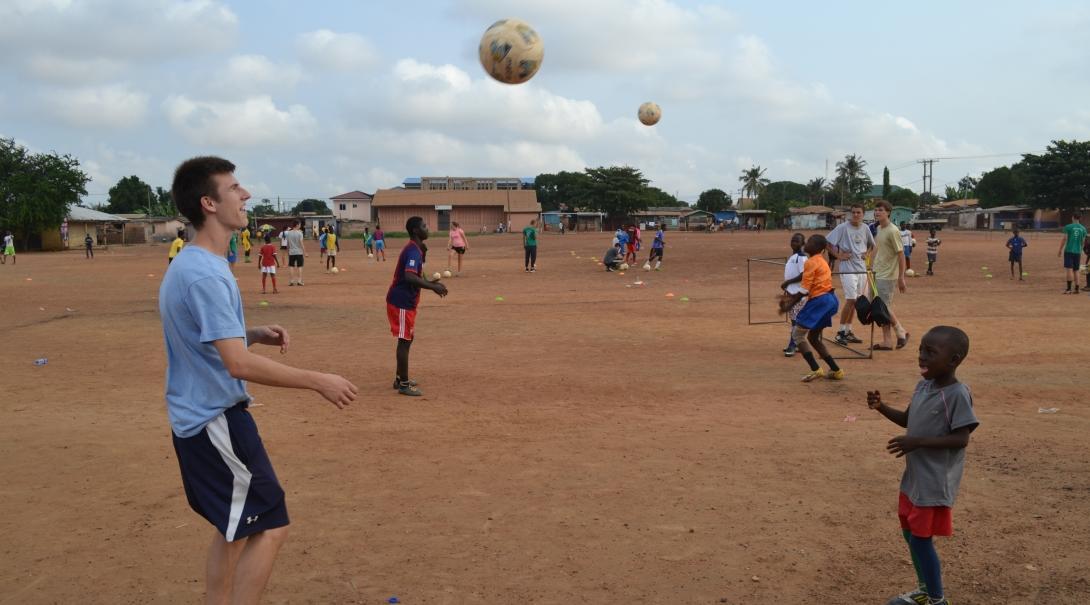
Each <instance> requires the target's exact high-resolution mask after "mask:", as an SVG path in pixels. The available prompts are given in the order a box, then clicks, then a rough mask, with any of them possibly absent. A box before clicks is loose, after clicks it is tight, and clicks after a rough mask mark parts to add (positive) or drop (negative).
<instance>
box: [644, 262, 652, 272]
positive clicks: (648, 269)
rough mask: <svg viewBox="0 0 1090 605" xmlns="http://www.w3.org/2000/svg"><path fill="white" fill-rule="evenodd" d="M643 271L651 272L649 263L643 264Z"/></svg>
mask: <svg viewBox="0 0 1090 605" xmlns="http://www.w3.org/2000/svg"><path fill="white" fill-rule="evenodd" d="M643 270H644V271H650V270H651V263H644V264H643Z"/></svg>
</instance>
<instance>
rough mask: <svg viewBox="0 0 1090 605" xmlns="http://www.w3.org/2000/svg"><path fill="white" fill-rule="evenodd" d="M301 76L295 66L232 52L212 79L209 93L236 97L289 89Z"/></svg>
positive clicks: (293, 86)
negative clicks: (223, 68)
mask: <svg viewBox="0 0 1090 605" xmlns="http://www.w3.org/2000/svg"><path fill="white" fill-rule="evenodd" d="M302 77H303V72H302V69H300V68H299V66H298V65H290V64H277V63H274V62H273V61H271V60H270V59H269V58H268V57H266V56H264V55H236V56H234V57H231V58H230V59H229V60H228V61H227V67H226V69H225V70H224V71H223V72H222V73H221V74H219V75H218V76H217V77H216V79H215V81H214V82H213V88H214V90H212V91H211V92H212V93H213V94H216V95H217V96H224V97H227V98H236V97H238V96H244V97H245V96H250V95H253V94H255V93H260V92H272V91H281V90H292V89H293V88H295V86H296V85H297V84H298V83H299V81H300V79H302Z"/></svg>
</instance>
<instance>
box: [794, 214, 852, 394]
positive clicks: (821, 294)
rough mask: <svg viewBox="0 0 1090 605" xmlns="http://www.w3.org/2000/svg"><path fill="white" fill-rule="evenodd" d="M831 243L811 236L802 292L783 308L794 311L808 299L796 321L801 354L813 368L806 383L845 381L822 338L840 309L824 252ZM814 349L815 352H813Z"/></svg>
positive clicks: (796, 339)
mask: <svg viewBox="0 0 1090 605" xmlns="http://www.w3.org/2000/svg"><path fill="white" fill-rule="evenodd" d="M826 245H827V243H826V241H825V237H824V236H821V235H811V236H810V239H808V240H806V245H805V246H804V247H803V250H804V251H805V252H806V254H807V255H808V256H809V257H810V258H809V259H808V260H807V261H806V265H805V266H804V268H803V272H802V283H801V284H800V285H801V286H802V290H803V291H802V292H799V293H797V294H795V295H793V296H792V297H790V298H789V299H787V300H785V301H784V303H783V305H782V306H781V309H782V308H784V307H786V308H787V309H790V308H791V307H792V306H794V305H795V303H797V302H798V301H800V300H802V298H803V297H804V296H805V297H807V301H806V306H804V307H803V308H802V311H799V314H798V316H797V317H796V318H795V333H794V341H795V345H796V346H797V347H798V350H799V353H802V357H803V359H805V360H806V363H807V365H809V366H810V373H809V374H807V375H806V376H803V377H802V381H803V382H810V381H813V380H817V379H818V378H822V377H825V378H828V379H829V380H844V370H841V369H840V367H839V366H837V365H836V361H835V360H834V359H833V356H832V355H830V354H829V350H828V349H826V348H825V343H824V342H823V341H822V339H821V331H822V330H824V329H825V328H828V327H830V326H832V325H833V321H832V320H833V316H834V315H836V312H837V309H838V308H839V307H840V303H839V301H837V298H836V293H835V292H834V291H833V273H832V270H831V269H830V268H829V263H828V261H826V260H825V256H824V254H823V253H824V252H825V247H826ZM811 347H812V349H811ZM814 351H817V353H818V355H820V356H821V358H822V359H823V360H825V363H827V364H829V373H828V374H826V373H825V371H824V370H822V369H821V366H819V365H818V362H817V359H815V358H814Z"/></svg>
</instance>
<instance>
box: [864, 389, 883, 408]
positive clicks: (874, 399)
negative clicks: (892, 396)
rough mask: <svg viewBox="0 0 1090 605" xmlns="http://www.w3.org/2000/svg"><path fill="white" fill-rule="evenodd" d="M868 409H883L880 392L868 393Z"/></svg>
mask: <svg viewBox="0 0 1090 605" xmlns="http://www.w3.org/2000/svg"><path fill="white" fill-rule="evenodd" d="M867 407H869V408H870V409H872V410H877V409H878V408H880V407H882V394H881V393H879V392H878V391H867Z"/></svg>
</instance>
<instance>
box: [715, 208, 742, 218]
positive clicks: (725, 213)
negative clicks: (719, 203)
mask: <svg viewBox="0 0 1090 605" xmlns="http://www.w3.org/2000/svg"><path fill="white" fill-rule="evenodd" d="M736 216H738V212H736V211H734V210H717V211H716V212H715V218H718V219H724V218H734V217H736Z"/></svg>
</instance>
